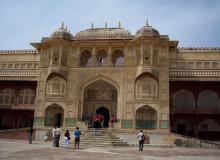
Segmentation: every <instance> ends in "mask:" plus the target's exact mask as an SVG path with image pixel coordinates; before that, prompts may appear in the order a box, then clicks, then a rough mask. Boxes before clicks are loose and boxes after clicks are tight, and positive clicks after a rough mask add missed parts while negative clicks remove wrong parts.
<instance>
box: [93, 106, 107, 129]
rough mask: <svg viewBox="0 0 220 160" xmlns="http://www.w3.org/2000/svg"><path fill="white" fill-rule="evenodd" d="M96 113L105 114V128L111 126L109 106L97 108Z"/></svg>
mask: <svg viewBox="0 0 220 160" xmlns="http://www.w3.org/2000/svg"><path fill="white" fill-rule="evenodd" d="M96 114H97V115H99V114H100V115H103V116H104V124H103V127H104V128H106V127H109V120H110V115H109V110H108V109H107V108H105V107H104V106H102V107H100V108H98V109H97V110H96Z"/></svg>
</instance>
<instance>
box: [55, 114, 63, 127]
mask: <svg viewBox="0 0 220 160" xmlns="http://www.w3.org/2000/svg"><path fill="white" fill-rule="evenodd" d="M61 120H62V114H61V113H56V115H55V125H56V126H58V127H60V126H61Z"/></svg>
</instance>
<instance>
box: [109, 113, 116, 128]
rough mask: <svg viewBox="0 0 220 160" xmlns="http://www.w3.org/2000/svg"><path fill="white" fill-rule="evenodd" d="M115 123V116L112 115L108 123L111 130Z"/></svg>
mask: <svg viewBox="0 0 220 160" xmlns="http://www.w3.org/2000/svg"><path fill="white" fill-rule="evenodd" d="M115 122H116V117H115V115H114V114H113V115H112V117H111V121H110V123H111V125H110V126H111V128H114V123H115Z"/></svg>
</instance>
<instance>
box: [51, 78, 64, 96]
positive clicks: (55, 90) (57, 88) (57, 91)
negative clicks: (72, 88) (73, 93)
mask: <svg viewBox="0 0 220 160" xmlns="http://www.w3.org/2000/svg"><path fill="white" fill-rule="evenodd" d="M65 90H66V81H65V80H64V79H63V78H61V77H59V76H55V77H53V78H51V79H49V80H48V82H47V95H51V96H62V95H64V94H65Z"/></svg>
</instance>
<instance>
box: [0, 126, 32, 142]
mask: <svg viewBox="0 0 220 160" xmlns="http://www.w3.org/2000/svg"><path fill="white" fill-rule="evenodd" d="M28 130H29V128H19V129H6V130H0V138H4V139H23V140H28ZM35 132H36V131H35V130H34V132H33V140H35Z"/></svg>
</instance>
